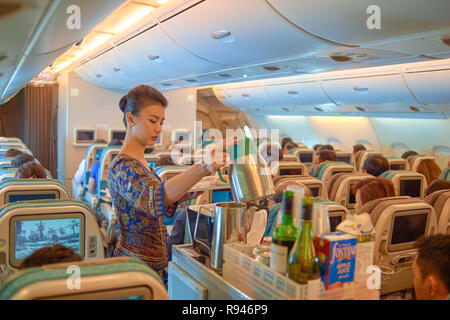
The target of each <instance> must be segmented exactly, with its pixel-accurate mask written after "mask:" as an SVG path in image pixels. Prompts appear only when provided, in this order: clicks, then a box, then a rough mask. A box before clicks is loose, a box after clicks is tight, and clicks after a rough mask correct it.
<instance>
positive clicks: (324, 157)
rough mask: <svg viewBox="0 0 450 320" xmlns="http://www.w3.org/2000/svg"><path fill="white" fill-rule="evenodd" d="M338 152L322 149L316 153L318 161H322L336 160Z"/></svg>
mask: <svg viewBox="0 0 450 320" xmlns="http://www.w3.org/2000/svg"><path fill="white" fill-rule="evenodd" d="M336 159H337V157H336V152H334V151H332V150H327V149H321V150H320V151H319V152H318V153H317V154H316V163H322V162H325V161H336Z"/></svg>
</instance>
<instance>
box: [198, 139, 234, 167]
mask: <svg viewBox="0 0 450 320" xmlns="http://www.w3.org/2000/svg"><path fill="white" fill-rule="evenodd" d="M236 143H237V140H222V142H217V143H215V144H212V145H209V146H207V147H206V148H205V152H204V154H203V161H204V165H205V167H206V169H207V170H208V171H209V172H216V171H217V170H219V169H220V168H222V167H225V166H226V165H227V163H228V161H229V155H228V153H227V150H228V147H230V146H233V145H235V144H236Z"/></svg>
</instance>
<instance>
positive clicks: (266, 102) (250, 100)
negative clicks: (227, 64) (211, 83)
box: [214, 86, 278, 109]
mask: <svg viewBox="0 0 450 320" xmlns="http://www.w3.org/2000/svg"><path fill="white" fill-rule="evenodd" d="M214 94H216V96H217V98H218V99H219V100H220V101H221V102H222V103H223V104H225V105H227V106H230V107H232V108H238V109H239V108H255V107H259V108H262V107H274V106H278V105H277V104H276V102H275V101H273V100H272V99H271V98H270V97H269V96H268V95H267V93H266V91H265V90H264V87H262V86H256V87H244V88H221V89H220V90H219V91H217V89H214Z"/></svg>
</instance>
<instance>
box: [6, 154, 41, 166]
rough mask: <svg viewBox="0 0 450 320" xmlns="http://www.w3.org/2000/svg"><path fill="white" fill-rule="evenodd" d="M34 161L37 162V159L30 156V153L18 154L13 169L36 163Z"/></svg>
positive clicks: (14, 159) (12, 161) (12, 162)
mask: <svg viewBox="0 0 450 320" xmlns="http://www.w3.org/2000/svg"><path fill="white" fill-rule="evenodd" d="M34 160H35V158H34V157H33V156H32V155H31V154H28V153H22V154H18V155H17V156H15V157H14V158H12V160H11V168H19V167H20V166H21V165H23V164H24V163H27V162H30V161H34Z"/></svg>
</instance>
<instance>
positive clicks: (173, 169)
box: [155, 166, 189, 181]
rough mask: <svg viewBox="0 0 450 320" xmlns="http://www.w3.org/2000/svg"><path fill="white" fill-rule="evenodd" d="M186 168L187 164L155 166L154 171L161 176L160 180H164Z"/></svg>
mask: <svg viewBox="0 0 450 320" xmlns="http://www.w3.org/2000/svg"><path fill="white" fill-rule="evenodd" d="M188 168H189V166H161V167H156V168H155V173H156V174H157V175H158V176H159V177H160V178H161V180H162V181H166V180H169V179H170V178H173V177H174V176H176V175H178V174H180V173H182V172H183V171H185V170H186V169H188Z"/></svg>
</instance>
